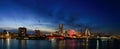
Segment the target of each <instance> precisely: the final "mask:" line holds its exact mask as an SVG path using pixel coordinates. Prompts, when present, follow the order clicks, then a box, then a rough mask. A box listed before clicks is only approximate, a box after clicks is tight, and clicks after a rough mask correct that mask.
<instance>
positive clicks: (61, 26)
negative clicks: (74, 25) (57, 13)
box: [59, 24, 63, 33]
mask: <svg viewBox="0 0 120 49" xmlns="http://www.w3.org/2000/svg"><path fill="white" fill-rule="evenodd" d="M59 33H63V24H59Z"/></svg>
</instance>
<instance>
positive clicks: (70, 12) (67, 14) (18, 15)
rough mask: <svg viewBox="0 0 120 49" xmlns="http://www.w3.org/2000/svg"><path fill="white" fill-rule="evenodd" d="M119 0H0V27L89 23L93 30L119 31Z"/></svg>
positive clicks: (47, 28)
mask: <svg viewBox="0 0 120 49" xmlns="http://www.w3.org/2000/svg"><path fill="white" fill-rule="evenodd" d="M119 4H120V3H119V2H117V1H105V0H104V1H102V0H101V1H95V0H94V1H79V0H74V1H72V0H59V1H56V0H39V1H38V0H18V1H16V0H11V1H10V0H1V1H0V7H1V8H0V30H4V29H6V30H17V29H18V27H26V28H28V29H29V30H35V29H39V30H42V31H56V30H58V25H59V24H61V23H62V24H63V25H64V30H66V29H70V28H72V29H74V30H77V29H79V27H81V28H83V29H84V27H85V26H86V25H88V27H89V28H90V29H91V31H92V32H107V33H120V23H119V21H120V19H119V18H120V17H119V16H120V15H119V13H120V5H119Z"/></svg>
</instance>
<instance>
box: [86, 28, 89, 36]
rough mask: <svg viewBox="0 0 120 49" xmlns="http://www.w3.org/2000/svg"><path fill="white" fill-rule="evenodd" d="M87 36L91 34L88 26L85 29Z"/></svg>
mask: <svg viewBox="0 0 120 49" xmlns="http://www.w3.org/2000/svg"><path fill="white" fill-rule="evenodd" d="M85 36H90V31H89V29H88V28H86V29H85Z"/></svg>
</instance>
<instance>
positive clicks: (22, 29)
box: [18, 27, 27, 37]
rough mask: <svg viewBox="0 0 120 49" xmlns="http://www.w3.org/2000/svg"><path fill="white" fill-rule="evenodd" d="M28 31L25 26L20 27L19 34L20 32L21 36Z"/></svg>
mask: <svg viewBox="0 0 120 49" xmlns="http://www.w3.org/2000/svg"><path fill="white" fill-rule="evenodd" d="M26 32H27V28H25V27H19V28H18V34H19V36H20V37H24V36H26Z"/></svg>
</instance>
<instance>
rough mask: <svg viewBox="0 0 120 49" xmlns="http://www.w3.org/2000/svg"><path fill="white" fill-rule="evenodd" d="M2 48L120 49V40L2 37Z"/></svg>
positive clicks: (0, 43)
mask: <svg viewBox="0 0 120 49" xmlns="http://www.w3.org/2000/svg"><path fill="white" fill-rule="evenodd" d="M0 49H120V40H88V39H80V40H78V39H77V40H75V39H72V40H71V39H68V40H15V39H4V40H3V39H0Z"/></svg>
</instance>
